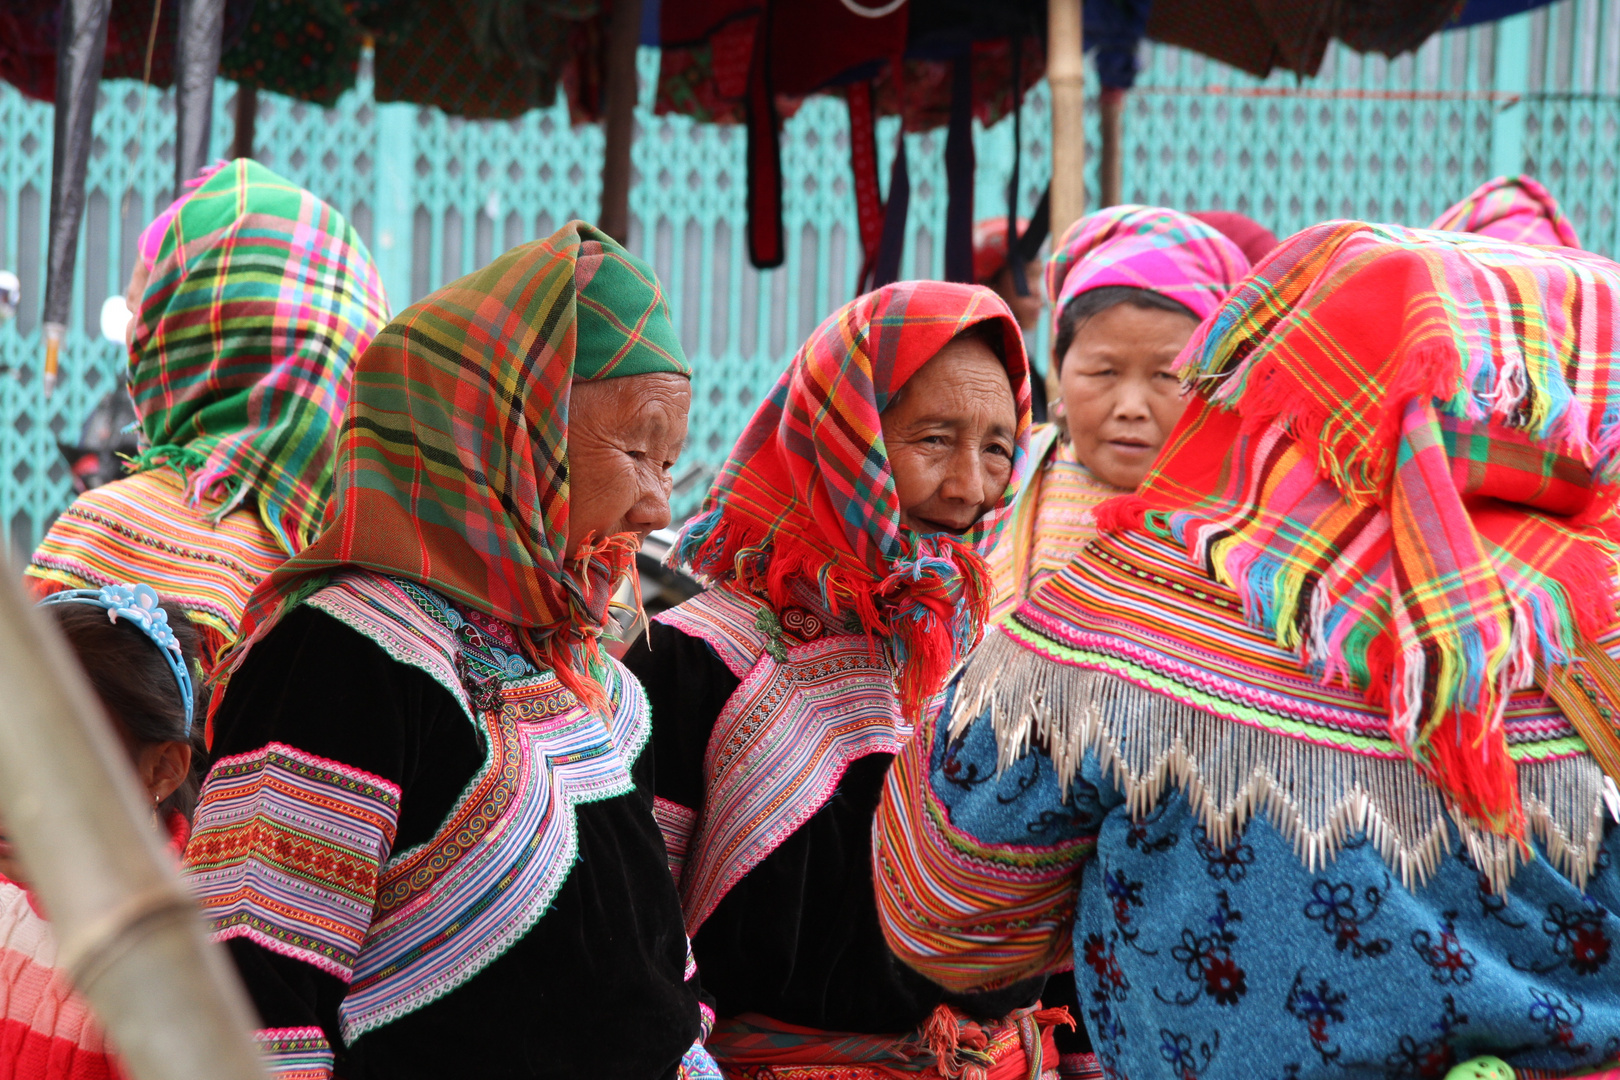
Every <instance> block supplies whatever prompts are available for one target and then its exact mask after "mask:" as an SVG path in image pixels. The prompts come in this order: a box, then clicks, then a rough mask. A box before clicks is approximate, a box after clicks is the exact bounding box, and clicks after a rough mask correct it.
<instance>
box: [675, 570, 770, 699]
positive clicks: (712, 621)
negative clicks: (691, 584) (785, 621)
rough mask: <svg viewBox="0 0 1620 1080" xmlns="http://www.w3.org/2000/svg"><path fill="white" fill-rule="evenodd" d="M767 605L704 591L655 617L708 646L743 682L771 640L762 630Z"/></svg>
mask: <svg viewBox="0 0 1620 1080" xmlns="http://www.w3.org/2000/svg"><path fill="white" fill-rule="evenodd" d="M768 611H769V609H768V608H766V607H765V605H764V604H762V603H761V602H759V601H758V600H755V599H753V598H752V597H744V596H741V595H739V594H738V593H736V592H734V591H732V590H730V589H724V588H714V589H705V590H704V591H703V592H701V593H698V594H697V595H696V596H694V597H692V598H691V599H690V600H687V601H685V602H684V603H681V604H679V605H677V606H675V607H672V608H670V609H669V610H668V611H664V612H660V613H659V614H657V615H655V616H653V619H654V621H656V622H661V623H663V624H665V625H666V626H673V627H674V628H675V629H677V630H679V631H680V632H681V633H683V634H686V635H687V636H688V637H695V638H698V639H699V640H701V641H704V642H707V643H708V646H709V648H711V649H713V650H714V652H715V655H716V656H718V657H719V658H720V661H721V663H723V664H725V665H726V667H727V669H729V670H730V672H731V673H732V674H733V675H735V676H737V678H739V679H741V678H743V677H744V676H746V675H747V674H748V673H749V672H750V671H752V670H753V668H754V665H755V664H757V663H758V662H759V658H760V657H761V656H763V655H764V653H765V648H766V645H767V643H768V642H769V640H770V638H769V636H768V634H767V633H766V631H764V630H762V629H761V628H760V626H759V623H760V618H761V612H768Z"/></svg>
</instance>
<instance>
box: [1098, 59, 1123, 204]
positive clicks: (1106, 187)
mask: <svg viewBox="0 0 1620 1080" xmlns="http://www.w3.org/2000/svg"><path fill="white" fill-rule="evenodd" d="M1097 108H1098V111H1099V112H1100V113H1101V114H1102V153H1101V154H1100V155H1099V156H1098V161H1097V182H1098V185H1099V186H1100V187H1101V188H1102V192H1101V198H1100V199H1099V200H1098V203H1097V205H1098V206H1100V207H1101V206H1118V205H1119V204H1120V203H1122V202H1124V201H1125V199H1124V196H1123V194H1122V189H1123V188H1124V186H1125V157H1124V153H1125V91H1124V90H1120V89H1117V88H1115V89H1109V90H1104V91H1103V92H1102V93H1101V94H1100V95H1098V97H1097Z"/></svg>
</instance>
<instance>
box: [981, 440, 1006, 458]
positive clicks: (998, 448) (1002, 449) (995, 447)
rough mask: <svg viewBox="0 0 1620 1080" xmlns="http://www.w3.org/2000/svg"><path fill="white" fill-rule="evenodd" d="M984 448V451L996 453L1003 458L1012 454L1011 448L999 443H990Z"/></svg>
mask: <svg viewBox="0 0 1620 1080" xmlns="http://www.w3.org/2000/svg"><path fill="white" fill-rule="evenodd" d="M984 449H985V452H986V453H990V454H996V455H998V456H1000V457H1004V458H1011V457H1012V456H1013V452H1012V449H1011V448H1010V447H1006V446H1002V445H1001V444H1000V443H991V444H990V445H989V446H987V447H985V448H984Z"/></svg>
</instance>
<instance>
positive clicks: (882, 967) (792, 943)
mask: <svg viewBox="0 0 1620 1080" xmlns="http://www.w3.org/2000/svg"><path fill="white" fill-rule="evenodd" d="M650 638H651V646H650V647H649V645H648V643H647V639H646V638H643V639H640V640H638V641H637V642H636V644H635V645H633V646H632V647H631V648H630V650H629V652H628V653H627V654H626V655H625V657H624V663H625V666H627V667H629V668H630V670H631V671H632V672H634V673H635V675H636V677H637V678H638V679H640V680H641V683H642V685H643V686H644V687H646V690H647V697H648V700H649V701H650V702H651V704H652V717H653V736H652V748H653V753H654V755H655V757H656V759H657V784H656V788H657V793H658V796H659V797H660V798H663V799H668V800H670V801H671V802H674V803H678V804H680V805H681V806H684V807H686V808H688V809H690V810H694V811H699V812H701V810H702V808H703V805H704V787H705V785H704V780H703V757H704V753H705V751H706V750H707V749H708V745H709V736H710V734H711V732H712V731H713V730H714V724H715V721H716V720H717V719H718V718H719V716H720V711H721V710H722V709H723V708H724V707H725V704H726V700H727V699H728V698H730V696H731V694H732V692H733V691H734V690H736V689H737V686H738V679H737V677H736V676H735V675H733V674H732V673H731V671H730V670H729V669H728V668H727V667H726V665H725V664H724V663H723V662H722V661H721V660H720V658H719V657H718V656H716V655H715V654H714V652H713V650H711V649H710V648H709V646H708V645H707V644H706V643H705V642H703V641H701V640H699V639H697V638H694V637H690V636H688V635H686V634H684V633H682V632H681V631H679V630H677V629H675V628H674V627H670V626H665V625H663V624H661V623H654V624H653V626H652V632H651V634H650ZM891 760H892V755H889V754H871V755H868V756H867V757H864V758H861V759H859V760H857V761H855V762H854V763H852V764H851V765H850V767H849V769H848V771H846V772H845V773H844V777H843V780H842V781H841V782H840V783H839V785H838V790H837V791H836V792H835V793H834V794H833V796H832V798H831V799H829V800H828V801H827V803H826V805H824V806H823V807H822V808H821V809H820V810H819V811H818V812H817V813H816V814H815V815H814V816H813V817H812V818H811V819H810V820H809V821H808V822H806V823H805V825H804V826H803V827H801V828H800V829H799V830H798V831H797V832H795V833H794V834H793V835H792V836H790V837H788V838H787V840H785V841H783V843H782V845H781V846H780V847H778V848H777V849H776V850H775V851H773V852H771V853H770V855H768V856H766V858H765V859H764V861H763V862H761V863H760V864H759V865H758V866H756V867H754V869H753V870H751V871H749V873H748V874H747V875H746V876H744V877H743V879H742V880H741V881H739V882H738V883H737V884H736V885H735V886H734V887H733V888H732V890H731V891H730V892H729V893H727V894H726V896H725V898H724V899H722V900H721V901H720V904H719V906H718V907H716V908H715V911H714V913H713V914H712V915H710V916H709V918H708V921H706V922H705V923H704V924H703V926H702V927H701V928H699V930H698V934H697V937H696V938H695V939H694V940H693V942H692V946H693V949H694V950H695V952H696V954H697V961H698V971H699V972H700V973H701V975H702V978H703V989H704V992H705V993H707V994H711V995H713V997H714V999H715V1001H716V1002H717V1004H718V1012H719V1014H720V1015H721V1016H735V1015H737V1014H739V1013H745V1012H755V1013H763V1014H764V1015H766V1016H770V1017H773V1018H774V1019H777V1020H783V1021H786V1022H788V1023H790V1024H799V1025H803V1026H805V1027H813V1028H820V1029H822V1030H826V1031H859V1032H870V1033H881V1034H890V1033H892V1034H901V1033H905V1032H909V1031H911V1030H913V1029H915V1028H916V1027H918V1026H919V1025H921V1024H922V1022H923V1021H924V1020H926V1019H927V1018H928V1014H929V1013H931V1012H932V1011H933V1010H934V1008H935V1007H936V1006H937V1005H939V1004H940V1003H941V1002H949V1003H950V1004H952V1005H955V1006H957V1007H958V1008H961V1009H962V1010H964V1011H965V1012H967V1013H969V1014H971V1015H973V1016H976V1017H979V1018H981V1019H990V1018H994V1017H1000V1016H1004V1015H1005V1014H1007V1013H1008V1012H1011V1011H1012V1010H1013V1009H1016V1008H1019V1007H1022V1006H1025V1005H1031V1004H1034V1002H1035V1000H1036V998H1037V997H1038V995H1039V993H1040V989H1041V980H1039V979H1035V980H1031V981H1028V982H1023V983H1018V984H1015V985H1014V986H1011V987H1008V988H1006V989H1003V990H999V991H995V992H993V993H988V994H974V995H959V994H951V993H948V992H947V991H946V990H944V989H943V988H942V987H940V986H937V985H935V984H934V983H932V982H929V981H928V980H927V979H925V978H923V976H921V975H919V974H918V973H917V972H915V971H913V970H911V969H910V968H908V967H906V966H905V965H904V964H902V963H901V962H900V961H899V960H898V959H896V958H895V956H894V954H893V953H891V952H890V951H889V947H888V944H887V943H886V942H885V941H884V940H883V931H882V928H881V927H880V926H879V924H878V914H877V897H876V895H875V894H874V892H873V888H872V816H873V814H874V813H875V811H876V810H877V802H878V795H879V793H880V792H881V791H882V787H883V778H884V775H885V773H886V772H887V771H888V768H889V762H890V761H891Z"/></svg>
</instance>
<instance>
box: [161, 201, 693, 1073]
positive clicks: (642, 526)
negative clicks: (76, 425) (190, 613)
mask: <svg viewBox="0 0 1620 1080" xmlns="http://www.w3.org/2000/svg"><path fill="white" fill-rule="evenodd" d="M688 376H689V369H688V368H687V366H686V362H685V360H684V359H683V357H682V355H681V348H680V344H679V341H678V339H677V337H676V335H675V332H674V328H673V326H671V324H670V321H669V309H668V306H667V305H666V303H665V302H664V298H663V295H662V292H661V290H660V289H659V287H658V283H657V281H656V280H655V279H654V277H653V275H652V272H651V271H650V270H649V269H648V268H647V267H646V265H645V264H643V263H642V262H640V261H639V260H638V259H635V258H633V257H632V256H630V255H629V254H628V253H626V252H625V251H624V249H623V248H621V247H619V245H617V244H616V243H614V242H613V241H612V240H611V239H609V238H607V237H606V236H604V235H603V234H602V233H600V232H598V231H597V230H595V229H594V228H592V227H590V226H588V225H585V224H584V223H582V222H573V223H571V224H569V225H568V226H566V227H564V228H563V229H562V230H561V231H560V232H558V233H557V234H556V235H554V236H552V237H550V238H549V239H547V240H543V241H539V242H537V243H532V244H526V245H523V246H522V247H518V248H514V249H513V250H511V251H509V252H507V253H506V254H505V255H503V256H501V257H500V258H498V259H496V260H495V261H494V262H493V263H491V264H490V265H489V266H486V267H485V268H483V269H482V270H479V271H477V272H475V273H473V274H470V275H468V276H467V277H464V278H462V279H460V280H459V281H455V282H452V283H451V284H449V285H446V286H445V287H444V288H442V289H440V290H439V291H438V292H435V293H433V294H432V295H430V296H428V297H427V298H425V299H424V300H422V301H420V302H419V303H417V304H415V305H413V306H411V307H410V308H408V309H406V310H405V311H404V312H402V313H401V314H400V315H399V316H398V317H397V318H395V319H394V321H393V322H392V323H390V324H389V325H388V327H387V328H386V329H384V330H383V332H382V333H381V334H380V335H378V337H377V340H376V341H375V342H373V344H372V346H371V348H370V349H368V350H367V351H366V353H365V355H364V356H363V357H361V359H360V363H359V365H358V367H357V369H356V372H355V382H354V396H353V400H352V401H351V403H350V406H349V411H348V414H347V415H346V416H345V418H344V424H343V436H342V439H341V440H340V443H339V447H338V460H337V490H336V492H335V493H334V496H333V503H332V510H331V512H330V514H329V516H328V518H327V521H326V524H325V527H324V528H323V529H322V531H321V533H320V535H319V536H318V537H317V538H316V539H315V541H314V542H313V543H312V544H311V545H310V546H309V547H308V548H306V549H305V550H304V551H303V552H301V553H300V554H299V555H297V556H295V557H294V558H292V559H290V560H288V561H287V562H286V563H285V564H284V565H283V566H282V567H281V568H280V569H279V570H277V571H276V573H275V574H274V575H273V576H272V577H271V578H270V579H269V580H267V581H266V582H265V583H264V584H263V585H262V586H261V587H260V588H259V590H258V591H257V592H256V593H255V594H254V596H253V598H252V599H251V601H250V602H249V604H248V609H247V612H246V614H245V615H244V618H243V623H242V636H241V640H240V643H239V644H238V645H237V647H236V649H235V650H234V651H233V653H232V654H230V655H228V656H227V657H226V658H225V661H224V663H223V664H222V667H223V669H224V671H225V672H226V677H228V679H229V682H228V683H226V684H225V685H224V686H223V687H222V688H220V689H218V690H216V692H215V694H214V700H213V707H212V709H211V729H212V730H211V746H212V749H213V751H214V752H215V754H216V755H218V756H217V758H216V761H217V764H216V766H215V768H214V771H213V772H212V773H211V774H210V776H209V778H208V781H207V783H206V784H205V785H204V788H203V795H202V802H201V805H200V806H199V809H198V814H197V824H196V834H195V838H194V840H193V842H192V843H191V845H190V847H189V848H188V849H187V852H186V862H187V866H188V872H189V874H190V877H191V881H192V884H193V887H194V889H195V891H196V893H197V895H198V897H199V899H200V901H201V903H202V905H203V908H204V910H205V911H206V912H207V913H208V915H209V916H210V918H211V919H212V920H213V922H214V926H215V930H216V936H218V937H219V938H220V939H222V940H224V941H226V942H227V943H228V945H229V947H230V949H231V952H232V954H233V956H234V957H235V959H236V962H237V966H238V968H239V970H240V971H241V973H242V976H243V979H244V981H245V982H246V984H247V987H248V989H249V992H250V993H251V994H252V995H253V997H254V999H255V1001H256V1003H257V1005H258V1007H259V1012H260V1016H261V1018H262V1020H263V1022H264V1024H265V1029H264V1030H263V1031H262V1032H261V1036H260V1037H261V1041H262V1043H263V1045H264V1046H265V1048H266V1050H267V1052H268V1053H269V1055H270V1060H271V1062H272V1063H273V1065H274V1067H275V1068H276V1070H277V1071H278V1072H279V1073H280V1074H281V1075H283V1076H287V1075H298V1076H301V1077H302V1076H329V1075H331V1074H332V1071H333V1070H334V1069H335V1070H336V1072H337V1073H338V1074H339V1075H342V1076H344V1077H346V1078H351V1080H357V1078H362V1077H387V1078H389V1080H409V1078H412V1077H434V1078H440V1077H446V1076H480V1077H483V1076H500V1077H575V1076H602V1077H615V1078H624V1080H655V1078H656V1080H664V1078H668V1077H675V1076H688V1077H703V1076H707V1077H711V1078H714V1080H718V1076H719V1074H718V1072H716V1071H714V1066H713V1064H712V1062H710V1061H709V1059H708V1058H707V1055H706V1054H705V1052H704V1051H703V1049H702V1047H701V1046H699V1045H697V1043H698V1041H699V1039H700V1036H701V1035H702V1026H703V1016H702V1012H701V1008H700V1002H699V999H698V996H697V981H696V977H695V972H694V971H693V970H692V966H691V964H690V962H689V956H690V954H689V951H688V947H687V942H686V937H685V934H684V932H683V931H682V928H681V913H680V904H679V901H678V899H677V897H676V895H675V887H674V884H673V882H672V881H671V878H670V875H669V870H668V865H667V862H666V856H665V852H664V847H663V842H662V839H661V837H660V834H659V831H658V827H657V825H656V823H655V822H654V819H653V816H652V795H651V782H650V781H651V776H650V770H651V764H652V762H651V754H650V753H648V754H644V753H643V752H642V751H643V748H644V747H645V745H646V742H647V738H648V734H649V716H648V709H647V701H646V696H645V694H644V693H643V691H642V689H641V687H640V685H639V684H638V683H637V682H636V681H635V679H634V677H633V676H631V675H630V674H629V673H628V672H627V671H626V670H625V669H624V668H623V667H621V666H620V665H619V664H618V663H617V661H615V660H613V659H611V658H610V657H609V656H608V655H606V653H605V652H604V651H601V650H599V649H598V647H597V642H598V638H599V637H600V635H601V633H602V629H603V626H604V624H605V622H606V618H607V606H608V599H609V597H611V596H612V595H613V592H614V590H615V589H616V588H617V587H618V586H619V585H620V584H621V583H622V582H623V581H624V580H625V579H626V578H628V577H630V576H631V575H633V574H634V565H635V564H634V554H635V551H636V549H637V548H638V547H639V545H640V542H641V539H642V537H644V536H645V535H646V533H648V532H650V531H651V530H653V529H655V528H660V527H662V526H663V525H665V524H667V523H668V521H669V502H668V498H669V490H670V469H671V468H672V466H673V465H674V460H675V458H676V456H677V455H678V454H679V452H680V447H681V443H682V441H683V440H684V439H685V436H686V414H687V409H688V406H689V404H690V401H691V392H690V388H689V380H688ZM620 1032H622V1033H623V1037H619V1033H620ZM474 1033H476V1037H473V1038H467V1037H461V1038H457V1037H456V1036H458V1035H463V1036H465V1035H472V1034H474Z"/></svg>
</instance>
